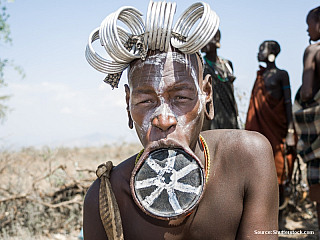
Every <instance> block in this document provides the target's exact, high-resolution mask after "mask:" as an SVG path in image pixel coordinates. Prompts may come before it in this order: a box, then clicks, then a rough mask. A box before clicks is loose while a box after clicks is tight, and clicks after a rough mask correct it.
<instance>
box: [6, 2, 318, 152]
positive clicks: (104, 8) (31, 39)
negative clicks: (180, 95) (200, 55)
mask: <svg viewBox="0 0 320 240" xmlns="http://www.w3.org/2000/svg"><path fill="white" fill-rule="evenodd" d="M194 2H195V1H190V0H178V1H176V3H177V11H176V14H175V18H174V19H175V20H174V22H176V20H177V19H178V17H179V16H180V14H181V13H182V12H183V11H184V10H185V9H186V8H187V7H188V6H190V5H191V4H192V3H194ZM148 3H149V1H147V0H144V1H142V0H138V1H128V0H118V1H111V0H90V1H88V0H86V1H79V0H78V1H74V0H69V1H68V0H65V1H53V0H46V1H43V0H33V1H30V0H23V1H22V0H16V1H15V2H14V3H7V4H6V5H7V12H8V13H9V14H10V18H9V24H10V26H11V31H12V34H11V37H12V39H13V43H12V45H5V44H1V45H0V52H1V56H0V57H1V58H2V59H3V58H9V59H13V60H14V62H15V64H17V65H20V66H22V67H23V69H24V70H25V72H26V78H24V79H21V78H20V76H19V75H18V74H17V73H16V72H15V71H13V69H12V68H7V69H6V70H5V79H6V81H7V83H8V87H6V88H2V89H1V92H0V93H1V94H3V93H6V94H10V95H12V98H11V99H10V101H8V105H9V106H10V107H11V108H12V111H11V113H9V114H8V118H7V121H6V122H5V123H4V124H2V125H0V146H6V148H9V149H13V148H17V147H21V146H30V145H36V146H40V145H62V144H69V145H82V146H83V145H88V146H89V145H94V144H102V143H105V142H111V141H118V142H121V141H138V140H137V137H136V136H135V131H134V130H130V129H129V128H128V126H127V117H126V109H125V101H124V88H123V84H124V83H126V81H127V80H126V74H123V77H122V80H121V82H120V87H119V89H115V90H111V87H110V86H109V85H106V84H105V83H103V82H102V80H103V79H104V77H105V75H104V74H102V73H99V72H97V71H96V70H94V69H93V68H92V67H91V66H90V65H89V64H88V63H87V61H86V60H85V57H84V51H85V47H86V44H87V41H88V36H89V34H90V32H91V31H92V30H93V29H95V28H96V27H98V26H100V23H101V21H102V20H103V19H104V18H105V17H106V16H107V15H109V14H110V13H112V12H114V11H116V10H117V9H118V8H120V7H122V6H133V7H135V8H137V9H138V10H140V11H141V12H142V13H143V14H144V17H143V18H145V15H146V12H147V6H148ZM207 3H209V4H210V6H211V8H212V9H213V10H214V11H215V12H216V13H217V14H218V16H219V17H220V30H221V49H220V50H218V54H219V55H220V56H222V57H224V58H227V59H230V60H231V61H232V62H233V66H234V70H235V75H236V76H237V79H236V81H235V87H236V94H237V93H243V92H245V93H246V96H245V98H242V100H241V102H239V108H240V110H241V111H242V112H246V110H247V105H248V99H249V95H250V92H251V88H252V86H253V83H254V80H255V76H256V71H257V70H258V65H259V64H258V62H257V52H258V48H259V45H260V44H261V43H262V42H263V41H264V40H276V41H278V42H279V44H280V46H281V52H280V54H279V56H278V58H277V60H276V63H277V66H278V67H279V68H281V69H285V70H287V71H288V73H289V76H290V81H291V86H292V95H293V96H292V97H294V95H295V93H296V91H297V89H298V87H299V86H300V85H301V76H302V56H303V52H304V49H305V48H306V47H307V46H308V34H307V32H306V29H307V25H306V15H307V13H308V12H309V11H310V10H311V9H312V8H314V7H317V6H318V5H320V4H319V1H316V0H268V1H258V0H223V1H207ZM241 117H242V118H243V119H244V117H245V115H244V114H242V116H241Z"/></svg>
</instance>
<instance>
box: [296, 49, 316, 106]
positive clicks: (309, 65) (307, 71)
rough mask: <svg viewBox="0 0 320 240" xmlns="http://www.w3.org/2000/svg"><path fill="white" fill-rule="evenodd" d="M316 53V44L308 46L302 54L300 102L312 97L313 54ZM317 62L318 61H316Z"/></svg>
mask: <svg viewBox="0 0 320 240" xmlns="http://www.w3.org/2000/svg"><path fill="white" fill-rule="evenodd" d="M316 53H317V45H316V44H312V45H310V46H308V47H307V48H306V50H305V52H304V56H303V74H302V86H301V91H300V98H301V101H302V102H308V101H309V100H310V99H311V98H312V86H313V81H314V72H315V67H316V64H315V55H316ZM318 64H319V63H318Z"/></svg>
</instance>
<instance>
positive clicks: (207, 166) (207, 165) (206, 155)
mask: <svg viewBox="0 0 320 240" xmlns="http://www.w3.org/2000/svg"><path fill="white" fill-rule="evenodd" d="M199 139H200V142H201V145H202V148H203V149H204V158H205V174H206V182H208V179H209V175H210V167H211V158H210V152H209V147H208V145H207V142H206V141H205V140H204V138H203V137H202V136H201V135H199ZM143 152H144V148H143V149H142V150H141V151H140V152H139V153H138V155H137V157H136V160H135V162H134V165H137V163H138V161H139V159H140V157H141V155H142V154H143Z"/></svg>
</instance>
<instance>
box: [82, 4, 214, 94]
mask: <svg viewBox="0 0 320 240" xmlns="http://www.w3.org/2000/svg"><path fill="white" fill-rule="evenodd" d="M175 11H176V3H171V2H153V1H150V3H149V6H148V11H147V19H146V22H144V21H143V19H142V17H141V16H142V13H141V12H139V11H138V10H137V9H135V8H133V7H122V8H120V9H118V10H117V11H116V12H114V13H111V14H110V15H109V16H107V17H106V18H105V19H104V20H103V21H102V23H101V25H100V27H98V28H96V29H95V30H93V31H92V32H91V34H90V35H89V42H88V44H87V47H86V59H87V61H88V62H89V64H90V65H91V66H92V67H93V68H95V69H96V70H98V71H100V72H102V73H106V74H107V77H106V78H105V80H104V82H106V83H108V84H110V85H111V86H112V88H114V87H116V88H117V87H118V84H119V80H120V77H121V74H122V72H123V71H124V70H125V69H126V68H127V67H128V66H129V64H130V62H131V61H133V60H135V59H137V58H141V59H142V60H144V59H145V57H146V55H147V51H148V50H160V51H164V52H167V51H168V49H169V47H170V43H171V45H172V46H173V47H175V48H177V49H179V50H180V51H181V52H183V53H185V54H193V53H197V52H199V50H200V49H201V48H203V47H204V46H205V45H206V44H207V43H209V42H210V41H211V39H212V38H213V37H214V35H215V34H216V32H217V30H218V28H219V17H218V16H217V14H216V13H215V12H214V11H213V10H211V9H210V6H209V5H208V4H207V3H204V2H199V3H195V4H192V5H191V6H190V7H189V8H187V9H186V10H185V11H184V12H183V13H182V15H181V16H180V17H179V19H178V20H177V22H176V23H175V24H174V25H173V16H174V14H175ZM118 20H119V21H121V22H122V23H123V24H125V25H126V26H127V27H128V29H129V30H130V32H128V31H126V30H125V29H124V28H122V27H121V26H118V23H117V21H118ZM172 26H173V28H172ZM98 39H100V43H101V45H102V46H103V47H104V48H105V50H106V51H107V53H108V55H109V56H110V57H111V58H112V60H107V59H105V58H103V57H101V56H100V55H99V54H98V53H97V52H96V51H95V50H94V49H93V47H92V42H94V41H95V40H98Z"/></svg>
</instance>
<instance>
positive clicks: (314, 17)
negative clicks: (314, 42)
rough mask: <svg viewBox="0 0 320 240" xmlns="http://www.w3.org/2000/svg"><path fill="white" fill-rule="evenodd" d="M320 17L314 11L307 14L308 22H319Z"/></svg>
mask: <svg viewBox="0 0 320 240" xmlns="http://www.w3.org/2000/svg"><path fill="white" fill-rule="evenodd" d="M318 20H319V17H318V16H317V15H316V14H314V13H309V14H308V16H307V24H310V23H316V22H318Z"/></svg>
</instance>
